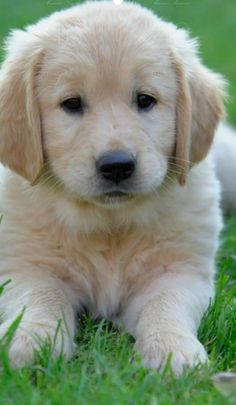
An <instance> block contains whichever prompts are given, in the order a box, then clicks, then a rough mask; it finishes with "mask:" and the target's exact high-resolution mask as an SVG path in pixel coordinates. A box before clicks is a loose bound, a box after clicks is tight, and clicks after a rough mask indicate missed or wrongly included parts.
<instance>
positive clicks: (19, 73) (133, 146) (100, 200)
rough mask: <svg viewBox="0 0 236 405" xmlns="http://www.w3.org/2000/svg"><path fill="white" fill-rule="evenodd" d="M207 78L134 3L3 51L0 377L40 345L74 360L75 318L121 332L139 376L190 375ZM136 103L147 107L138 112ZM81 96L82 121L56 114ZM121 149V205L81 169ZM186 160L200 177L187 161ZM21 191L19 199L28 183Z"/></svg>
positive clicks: (214, 226)
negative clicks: (149, 102) (11, 332)
mask: <svg viewBox="0 0 236 405" xmlns="http://www.w3.org/2000/svg"><path fill="white" fill-rule="evenodd" d="M222 83H223V82H222V79H221V78H220V77H219V76H217V75H215V74H213V73H212V72H210V71H209V70H208V69H206V68H205V67H203V66H202V65H201V62H200V60H199V58H198V56H197V52H196V44H195V43H194V42H193V41H192V40H191V39H189V37H188V35H187V33H186V32H185V31H184V30H178V29H177V28H176V27H175V26H174V25H172V24H170V23H166V22H163V21H162V20H160V19H158V18H157V17H156V16H154V15H153V14H152V13H151V12H149V11H147V10H145V9H144V8H141V7H140V6H137V5H134V4H122V5H120V6H115V5H114V4H113V3H110V2H92V3H86V4H84V5H82V6H77V7H73V8H71V9H68V10H66V11H62V12H59V13H55V14H53V15H52V16H50V17H49V18H46V19H43V20H42V21H40V22H39V23H38V24H36V25H34V26H31V27H28V28H27V29H26V31H14V32H13V33H12V35H11V36H10V37H9V39H8V43H7V57H6V61H5V62H4V64H3V66H2V69H1V72H0V128H1V135H0V158H1V160H2V162H3V164H4V165H6V166H8V167H9V168H10V169H11V170H12V172H10V171H8V172H7V173H6V174H5V178H4V181H3V184H2V186H1V212H2V214H3V220H2V224H1V227H0V246H1V248H0V249H1V252H0V255H1V261H0V283H3V282H5V281H6V280H7V279H11V283H10V284H9V285H8V286H7V287H6V288H5V291H4V294H3V295H2V297H1V300H0V311H1V313H2V324H1V326H0V335H1V336H3V335H4V333H5V332H6V330H7V327H8V326H9V324H10V323H11V322H12V321H13V320H14V319H15V317H16V316H17V315H18V314H19V313H20V312H21V311H22V310H23V308H25V311H24V316H23V320H22V322H21V324H20V327H19V329H18V330H17V331H16V333H15V336H14V339H13V341H12V344H11V347H10V359H11V363H12V365H13V366H22V365H23V364H25V363H28V362H30V361H32V359H33V350H34V349H35V348H37V347H38V346H39V342H41V341H42V340H45V339H46V338H51V339H53V337H54V335H55V331H56V327H57V323H58V321H59V320H61V327H60V329H59V332H58V333H57V337H56V342H55V347H54V354H55V355H58V354H59V353H60V352H61V351H62V352H63V353H64V354H65V355H66V356H67V357H68V358H69V357H71V356H72V354H73V338H74V334H75V330H76V326H77V325H76V318H75V314H76V312H79V311H82V310H83V309H84V308H86V309H87V310H88V311H89V313H90V314H91V315H92V316H93V317H94V318H97V317H104V318H107V319H109V320H111V321H112V322H114V323H116V324H118V325H122V326H123V327H124V329H125V330H126V331H128V332H130V333H131V334H132V335H133V336H134V337H135V339H136V347H137V349H138V351H139V352H140V353H141V355H142V359H143V362H144V364H145V365H147V366H149V367H153V368H156V369H161V368H163V366H164V365H165V362H166V360H167V358H168V355H169V353H171V352H172V353H173V356H172V361H171V364H172V368H173V370H174V372H175V373H176V374H179V373H181V372H182V370H183V367H184V366H186V365H190V366H193V365H195V364H196V363H198V362H205V361H206V359H207V355H206V352H205V350H204V348H203V346H202V345H201V343H200V342H199V341H198V339H197V328H198V326H199V323H200V320H201V318H202V315H203V314H204V312H205V311H206V309H207V307H208V305H209V302H210V299H211V297H212V296H213V295H214V273H215V264H214V257H215V252H216V249H217V246H218V235H219V232H220V229H221V225H222V222H221V213H220V209H219V195H220V190H219V184H218V181H217V179H216V177H215V173H214V167H213V164H212V161H211V158H210V157H208V158H205V156H206V155H207V153H208V150H209V148H210V145H211V142H212V140H213V135H214V131H215V128H216V126H217V123H218V121H219V119H220V118H221V117H222V116H223V106H222V101H221V97H222V95H223V90H222V88H223V85H222ZM137 92H142V93H147V94H150V95H152V96H153V97H155V98H156V99H157V105H156V106H155V107H154V108H153V109H152V110H151V111H149V112H140V111H138V110H137V107H136V105H135V101H134V100H135V95H136V93H137ZM78 95H80V96H81V97H82V98H84V99H85V100H86V108H85V110H84V113H83V114H82V115H79V114H77V115H71V114H68V113H66V112H65V111H64V110H63V109H62V108H61V107H60V103H61V102H62V101H63V100H64V99H65V98H68V97H76V96H78ZM110 149H113V150H119V149H126V150H129V151H130V152H131V153H132V154H134V155H135V156H136V159H137V170H136V174H135V176H134V179H133V180H131V181H130V182H129V183H128V186H127V191H128V195H127V197H126V198H123V199H122V198H119V197H113V198H111V197H109V198H108V197H104V193H103V188H104V185H103V184H102V182H101V180H100V179H99V177H98V175H97V173H96V168H95V161H96V159H97V158H98V157H99V156H100V155H101V154H102V153H104V152H106V151H107V150H110ZM199 162H200V163H199ZM32 184H34V185H32Z"/></svg>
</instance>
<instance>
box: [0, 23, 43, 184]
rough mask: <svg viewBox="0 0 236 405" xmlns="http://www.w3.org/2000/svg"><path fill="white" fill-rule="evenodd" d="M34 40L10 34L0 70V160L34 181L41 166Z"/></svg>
mask: <svg viewBox="0 0 236 405" xmlns="http://www.w3.org/2000/svg"><path fill="white" fill-rule="evenodd" d="M37 42H38V40H37V39H35V38H34V36H33V35H32V34H30V33H28V32H24V31H19V30H17V31H14V32H13V34H12V35H11V36H10V38H9V39H8V42H7V45H6V46H7V57H6V60H5V62H4V63H3V65H2V68H1V70H0V161H1V162H2V163H3V164H4V165H6V166H8V167H9V168H10V169H12V170H13V171H15V172H16V173H18V174H19V175H21V176H23V177H25V178H26V179H28V180H29V181H30V182H31V183H33V182H35V181H36V179H37V177H38V176H39V173H40V171H41V169H42V166H43V150H42V134H41V123H40V114H39V109H38V105H37V96H36V85H35V79H36V76H37V73H38V70H39V65H40V61H41V57H42V52H41V49H40V47H39V45H38V43H37Z"/></svg>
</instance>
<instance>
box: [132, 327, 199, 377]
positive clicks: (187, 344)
mask: <svg viewBox="0 0 236 405" xmlns="http://www.w3.org/2000/svg"><path fill="white" fill-rule="evenodd" d="M135 346H136V349H137V350H138V352H139V353H140V354H141V357H142V361H143V364H144V365H145V366H146V367H148V368H155V369H157V370H160V371H161V370H163V369H164V367H165V365H166V362H167V360H168V358H169V356H170V365H171V368H172V370H173V372H174V374H175V375H176V376H179V375H181V374H182V373H183V370H184V368H185V367H194V366H196V365H197V364H202V363H206V362H207V354H206V351H205V349H204V347H203V346H202V344H201V343H200V342H199V341H198V339H197V338H196V337H195V336H194V335H188V336H181V335H178V334H175V333H163V334H158V335H156V336H151V337H149V338H142V339H137V341H136V344H135Z"/></svg>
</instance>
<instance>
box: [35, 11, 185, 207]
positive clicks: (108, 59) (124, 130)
mask: <svg viewBox="0 0 236 405" xmlns="http://www.w3.org/2000/svg"><path fill="white" fill-rule="evenodd" d="M102 24H103V26H102V30H101V25H102ZM139 30H140V25H139V24H137V23H136V24H135V22H134V25H133V27H132V30H130V26H128V27H126V26H125V25H122V24H121V21H120V20H119V18H118V19H116V18H114V20H113V22H112V24H111V23H106V22H105V23H104V21H103V22H102V23H101V21H99V19H98V21H96V22H95V21H93V22H91V24H87V25H86V28H84V29H83V28H80V27H77V26H74V27H72V28H69V29H67V30H65V31H64V32H63V33H61V34H60V35H59V37H58V39H57V40H56V41H54V43H53V46H52V48H51V49H50V48H49V49H48V50H47V51H46V54H45V57H44V62H43V67H42V70H41V73H40V76H39V78H38V83H37V86H38V92H39V103H40V109H41V115H42V121H43V133H44V148H45V153H46V156H47V158H48V160H49V162H50V166H51V169H52V171H53V173H54V174H55V175H56V177H57V178H58V179H59V180H60V181H61V182H62V183H63V185H64V186H65V189H66V190H67V192H69V193H71V194H72V195H73V196H74V197H75V198H78V199H82V200H89V201H91V200H92V201H94V202H96V203H99V204H106V205H109V204H111V203H113V204H114V203H118V202H119V203H121V202H125V201H127V200H129V199H133V198H134V197H137V196H140V195H146V194H149V193H151V192H153V191H154V190H156V189H157V188H158V187H159V186H160V185H161V184H162V182H163V180H164V179H165V176H166V173H167V168H168V159H169V157H170V156H171V155H172V154H173V150H174V144H175V109H176V98H177V85H176V79H175V73H174V69H173V67H172V66H171V61H170V57H169V55H168V52H167V51H166V48H165V47H164V46H163V44H161V43H160V42H161V41H159V42H158V41H156V38H155V39H152V38H151V37H148V35H147V34H145V35H144V36H141V38H140V35H139V32H138V31H139ZM138 38H139V39H138Z"/></svg>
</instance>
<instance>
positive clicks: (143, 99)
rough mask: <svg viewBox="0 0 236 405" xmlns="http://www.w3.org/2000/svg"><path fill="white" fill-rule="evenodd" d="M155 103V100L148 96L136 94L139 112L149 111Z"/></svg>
mask: <svg viewBox="0 0 236 405" xmlns="http://www.w3.org/2000/svg"><path fill="white" fill-rule="evenodd" d="M156 103H157V100H156V99H155V98H154V97H152V96H149V95H148V94H138V96H137V105H138V109H139V110H140V111H141V110H143V111H150V110H151V109H152V108H153V107H154V105H156Z"/></svg>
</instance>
